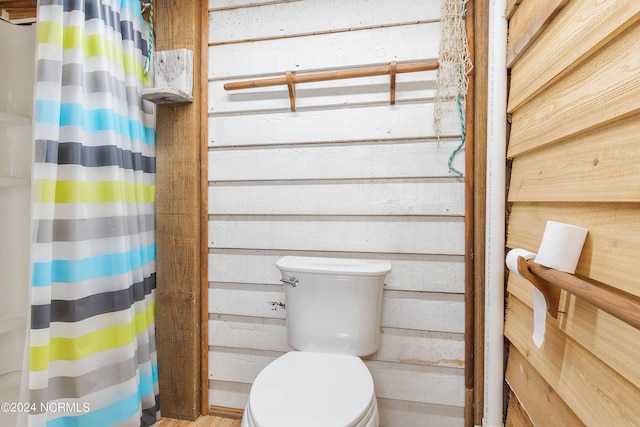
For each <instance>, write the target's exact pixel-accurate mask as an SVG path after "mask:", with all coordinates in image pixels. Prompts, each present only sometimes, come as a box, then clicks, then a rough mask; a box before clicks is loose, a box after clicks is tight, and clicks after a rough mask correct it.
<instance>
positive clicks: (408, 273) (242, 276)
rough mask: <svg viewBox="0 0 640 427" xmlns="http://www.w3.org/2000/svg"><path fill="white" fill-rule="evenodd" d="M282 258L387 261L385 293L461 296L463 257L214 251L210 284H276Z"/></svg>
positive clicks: (211, 257)
mask: <svg viewBox="0 0 640 427" xmlns="http://www.w3.org/2000/svg"><path fill="white" fill-rule="evenodd" d="M284 255H297V256H319V257H332V258H360V259H362V258H364V259H381V260H387V261H389V262H390V263H391V267H392V270H391V272H390V273H389V274H387V276H386V278H385V289H389V290H405V291H427V292H443V293H463V292H464V259H463V257H462V256H445V255H415V254H390V253H386V254H385V253H383V254H375V253H356V254H353V253H347V254H345V253H335V252H313V251H311V252H286V253H284V252H282V253H273V252H272V251H260V250H228V249H225V250H223V251H218V250H214V251H213V252H212V253H210V254H209V269H208V271H209V281H210V282H218V283H223V282H229V283H251V284H278V283H279V280H280V271H279V270H278V269H277V268H276V264H275V263H276V261H277V260H278V259H279V258H281V257H282V256H284Z"/></svg>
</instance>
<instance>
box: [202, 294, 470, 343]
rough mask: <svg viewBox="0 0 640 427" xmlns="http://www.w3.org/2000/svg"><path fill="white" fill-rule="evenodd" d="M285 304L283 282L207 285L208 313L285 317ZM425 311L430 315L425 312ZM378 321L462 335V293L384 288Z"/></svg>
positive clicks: (389, 325)
mask: <svg viewBox="0 0 640 427" xmlns="http://www.w3.org/2000/svg"><path fill="white" fill-rule="evenodd" d="M285 306H286V299H285V295H284V291H283V290H282V285H246V284H239V283H233V284H231V283H225V284H217V283H214V284H213V285H212V287H210V288H209V304H208V307H209V313H215V314H226V315H235V316H257V317H266V318H276V319H284V318H285V316H286V308H285ZM427 313H428V314H429V315H425V314H427ZM327 316H330V311H328V312H327ZM381 324H382V326H383V327H392V328H400V329H415V330H423V331H433V332H451V333H460V334H461V333H463V332H464V300H463V296H462V295H458V294H441V293H432V292H406V291H390V290H386V291H384V293H383V298H382V320H381ZM216 345H217V344H216Z"/></svg>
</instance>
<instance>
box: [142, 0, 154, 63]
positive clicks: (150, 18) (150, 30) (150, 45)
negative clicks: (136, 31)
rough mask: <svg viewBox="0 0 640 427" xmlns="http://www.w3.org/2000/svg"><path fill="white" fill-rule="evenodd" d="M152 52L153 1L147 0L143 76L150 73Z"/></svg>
mask: <svg viewBox="0 0 640 427" xmlns="http://www.w3.org/2000/svg"><path fill="white" fill-rule="evenodd" d="M152 51H153V0H149V45H148V49H147V60H146V61H145V63H144V74H145V75H149V71H151V55H152Z"/></svg>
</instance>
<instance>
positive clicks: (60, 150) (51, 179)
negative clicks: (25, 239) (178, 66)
mask: <svg viewBox="0 0 640 427" xmlns="http://www.w3.org/2000/svg"><path fill="white" fill-rule="evenodd" d="M148 39H149V30H148V29H147V28H146V24H145V23H144V21H143V19H142V15H141V10H140V2H139V1H136V0H40V1H39V4H38V36H37V53H36V59H37V68H36V69H37V77H36V86H35V112H34V137H35V159H34V166H33V191H34V204H33V215H34V230H33V235H34V243H33V246H32V248H33V249H32V267H33V268H32V278H31V280H32V286H31V327H30V333H29V369H28V375H26V377H28V378H27V379H26V382H27V384H25V386H26V387H23V389H26V390H27V391H26V394H25V400H26V402H27V403H28V404H29V405H30V406H29V408H26V409H25V412H28V414H27V416H26V417H25V418H26V419H27V420H26V421H25V423H28V425H29V426H47V427H67V426H69V427H70V426H74V427H84V426H86V427H99V426H116V425H117V426H150V425H154V424H155V423H156V420H157V419H158V418H159V403H158V402H159V400H158V372H157V358H156V349H155V332H154V311H155V257H156V255H155V253H156V248H155V233H154V227H155V216H154V215H155V112H154V108H153V106H152V105H151V104H149V103H147V102H146V101H143V100H142V99H141V91H142V88H143V86H144V85H146V84H147V83H148V82H147V80H148V78H147V76H145V74H144V71H143V68H144V64H145V58H146V55H147V40H148Z"/></svg>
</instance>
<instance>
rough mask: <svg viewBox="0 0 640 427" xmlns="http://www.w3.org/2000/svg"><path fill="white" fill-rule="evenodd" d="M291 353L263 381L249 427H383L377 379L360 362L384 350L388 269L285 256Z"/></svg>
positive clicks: (247, 414) (281, 263)
mask: <svg viewBox="0 0 640 427" xmlns="http://www.w3.org/2000/svg"><path fill="white" fill-rule="evenodd" d="M276 265H277V267H278V268H279V269H280V271H281V273H282V279H281V281H282V282H284V283H285V298H286V300H285V302H286V312H287V340H288V342H289V345H290V346H291V347H293V348H295V349H296V350H298V351H291V352H289V353H286V354H285V355H283V356H281V357H279V358H278V359H276V360H274V361H273V362H272V363H270V364H269V365H268V366H267V367H266V368H264V369H263V370H262V372H260V373H259V374H258V376H257V377H256V379H255V381H254V383H253V385H252V387H251V393H250V395H249V402H248V403H247V406H246V408H245V411H244V416H243V418H242V427H301V426H304V427H377V426H378V423H379V418H378V405H377V403H376V396H375V393H374V389H373V379H372V378H371V374H370V373H369V370H368V369H367V367H366V366H365V364H364V362H363V361H362V360H361V359H360V357H359V356H366V355H369V354H372V353H375V352H376V351H377V349H378V346H379V342H380V312H381V311H380V309H381V306H382V288H383V286H384V278H385V276H386V274H387V273H388V272H389V271H391V265H390V264H389V262H387V261H370V260H358V259H333V258H311V257H294V256H286V257H284V258H281V259H280V260H278V262H276Z"/></svg>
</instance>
